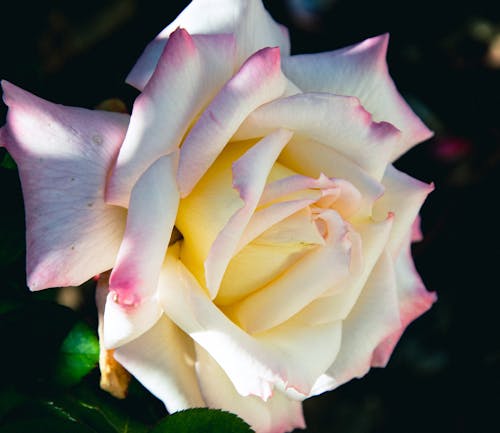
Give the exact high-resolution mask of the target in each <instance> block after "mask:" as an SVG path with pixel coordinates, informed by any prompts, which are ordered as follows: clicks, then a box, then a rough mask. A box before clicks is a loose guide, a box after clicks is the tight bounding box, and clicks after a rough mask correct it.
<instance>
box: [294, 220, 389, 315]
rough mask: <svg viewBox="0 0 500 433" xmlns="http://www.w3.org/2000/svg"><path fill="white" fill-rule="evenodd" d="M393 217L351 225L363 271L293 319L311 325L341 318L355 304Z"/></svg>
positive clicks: (378, 253)
mask: <svg viewBox="0 0 500 433" xmlns="http://www.w3.org/2000/svg"><path fill="white" fill-rule="evenodd" d="M393 219H394V218H393V216H392V215H389V216H388V217H387V218H386V219H385V220H383V221H380V222H375V221H371V222H365V224H360V225H359V226H355V227H354V229H355V230H356V232H357V234H358V235H359V237H360V239H361V245H362V255H363V257H362V262H363V269H362V272H361V273H360V274H352V275H350V276H349V277H348V278H347V279H346V280H345V281H344V282H343V283H342V287H343V290H341V291H338V288H336V291H335V292H333V293H329V292H326V293H325V294H323V296H322V297H320V298H318V299H316V300H314V301H313V302H311V303H310V304H309V305H308V306H307V307H305V308H304V309H303V310H302V311H300V312H299V313H298V314H297V315H295V316H294V318H293V320H298V321H300V322H302V323H309V324H311V325H315V324H320V323H327V322H330V321H337V320H343V319H345V318H346V317H347V316H348V315H349V313H350V311H351V310H352V308H353V307H354V305H355V304H356V303H357V301H358V298H359V296H360V294H361V293H362V291H363V287H364V286H365V284H366V282H367V280H368V278H369V277H370V274H371V272H372V270H373V268H374V266H375V264H376V263H377V261H378V260H379V258H380V256H381V255H382V254H383V253H384V250H385V247H386V245H387V241H388V239H389V236H390V233H391V228H392V222H393Z"/></svg>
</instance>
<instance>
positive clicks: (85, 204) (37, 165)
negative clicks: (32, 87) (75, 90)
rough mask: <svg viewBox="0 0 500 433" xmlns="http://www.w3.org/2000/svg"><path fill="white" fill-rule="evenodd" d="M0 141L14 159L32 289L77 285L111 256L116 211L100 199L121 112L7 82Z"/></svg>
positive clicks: (119, 222)
mask: <svg viewBox="0 0 500 433" xmlns="http://www.w3.org/2000/svg"><path fill="white" fill-rule="evenodd" d="M2 86H3V89H4V100H5V103H6V104H7V105H8V106H9V112H8V115H7V124H6V125H5V126H4V128H2V138H1V140H2V144H3V145H5V147H6V148H7V150H8V151H9V153H10V154H11V155H12V157H13V158H14V159H15V160H16V162H17V165H18V168H19V175H20V178H21V184H22V187H23V194H24V202H25V211H26V229H27V232H26V244H27V258H26V262H27V263H26V267H27V275H28V286H29V287H30V289H31V290H41V289H44V288H47V287H55V286H72V285H79V284H82V283H83V282H85V281H86V280H88V279H89V278H91V277H93V276H94V275H96V274H99V273H100V272H103V271H105V270H108V269H110V268H111V267H112V266H113V264H114V261H115V257H116V253H117V251H118V247H119V245H120V241H121V238H122V234H123V230H124V227H125V212H124V210H123V209H120V208H116V207H114V206H109V205H107V204H105V202H104V186H105V182H106V176H107V174H108V170H109V169H110V165H111V164H112V161H113V160H114V158H115V157H116V154H117V152H118V149H119V147H120V145H121V143H122V141H123V138H124V136H125V131H126V128H127V123H128V116H127V115H124V114H119V113H110V112H103V111H91V110H85V109H81V108H73V107H63V106H61V105H55V104H52V103H50V102H47V101H44V100H43V99H40V98H38V97H36V96H34V95H32V94H30V93H28V92H26V91H24V90H22V89H20V88H18V87H16V86H14V85H13V84H10V83H8V82H6V81H3V82H2Z"/></svg>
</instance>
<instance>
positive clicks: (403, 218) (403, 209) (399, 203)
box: [373, 164, 434, 257]
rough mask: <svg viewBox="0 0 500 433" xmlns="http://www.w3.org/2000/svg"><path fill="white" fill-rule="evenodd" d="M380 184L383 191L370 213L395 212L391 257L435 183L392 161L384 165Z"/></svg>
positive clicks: (410, 227)
mask: <svg viewBox="0 0 500 433" xmlns="http://www.w3.org/2000/svg"><path fill="white" fill-rule="evenodd" d="M382 185H384V187H385V192H384V194H383V195H382V196H381V197H380V198H379V199H378V200H377V201H376V202H375V204H374V206H373V216H374V218H381V217H382V216H384V215H387V213H389V212H392V213H394V224H393V226H392V233H391V238H390V240H389V244H388V249H389V251H390V252H391V253H392V255H393V257H396V256H397V254H398V253H399V249H400V247H401V242H402V241H403V239H404V238H405V237H406V235H407V233H408V232H410V231H411V230H412V224H413V222H414V221H415V218H416V217H417V215H418V211H419V210H420V207H421V206H422V204H423V203H424V200H425V199H426V197H427V195H428V194H429V193H430V192H431V191H432V190H433V189H434V186H433V185H432V184H430V185H429V184H426V183H424V182H421V181H419V180H417V179H415V178H413V177H411V176H408V175H407V174H405V173H403V172H401V171H399V170H397V169H396V168H394V166H393V165H392V164H389V165H388V166H387V170H386V171H385V173H384V177H383V178H382Z"/></svg>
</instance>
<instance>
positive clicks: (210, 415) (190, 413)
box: [149, 408, 253, 433]
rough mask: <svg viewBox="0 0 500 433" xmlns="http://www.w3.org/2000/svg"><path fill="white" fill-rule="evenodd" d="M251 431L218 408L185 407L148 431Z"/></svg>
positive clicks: (228, 432) (239, 419)
mask: <svg viewBox="0 0 500 433" xmlns="http://www.w3.org/2000/svg"><path fill="white" fill-rule="evenodd" d="M199 432H203V433H252V432H253V430H252V429H251V428H250V426H249V425H248V424H247V423H246V422H244V421H243V420H242V419H241V418H239V417H238V416H236V415H235V414H232V413H229V412H224V411H222V410H218V409H205V408H197V409H187V410H183V411H180V412H176V413H174V414H172V415H169V416H167V417H166V418H164V419H163V420H162V421H160V422H159V423H158V424H157V425H156V426H155V427H154V428H153V429H152V430H151V431H150V432H149V433H199Z"/></svg>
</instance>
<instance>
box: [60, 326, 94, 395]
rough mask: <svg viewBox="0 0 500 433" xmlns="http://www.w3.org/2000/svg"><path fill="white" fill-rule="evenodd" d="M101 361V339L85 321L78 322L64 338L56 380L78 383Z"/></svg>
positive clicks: (68, 384) (72, 383) (63, 383)
mask: <svg viewBox="0 0 500 433" xmlns="http://www.w3.org/2000/svg"><path fill="white" fill-rule="evenodd" d="M98 361H99V341H98V340H97V337H96V335H95V332H94V331H93V330H92V329H91V328H90V327H89V326H88V325H87V324H85V323H83V322H77V323H76V324H75V326H73V328H72V329H71V330H70V332H69V334H68V335H67V336H66V338H65V339H64V341H63V343H62V345H61V350H60V352H59V358H58V361H57V367H56V370H55V379H56V382H57V383H59V384H60V385H64V386H72V385H75V384H77V383H78V382H79V381H80V380H81V379H82V378H83V377H84V376H85V375H87V374H88V373H89V372H90V371H91V370H93V369H94V368H95V366H96V365H97V362H98Z"/></svg>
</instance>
